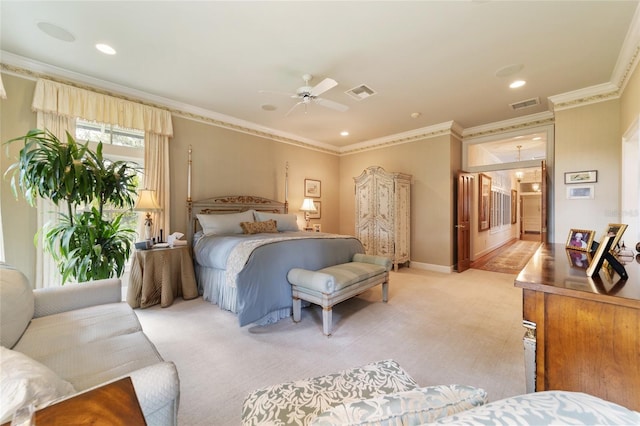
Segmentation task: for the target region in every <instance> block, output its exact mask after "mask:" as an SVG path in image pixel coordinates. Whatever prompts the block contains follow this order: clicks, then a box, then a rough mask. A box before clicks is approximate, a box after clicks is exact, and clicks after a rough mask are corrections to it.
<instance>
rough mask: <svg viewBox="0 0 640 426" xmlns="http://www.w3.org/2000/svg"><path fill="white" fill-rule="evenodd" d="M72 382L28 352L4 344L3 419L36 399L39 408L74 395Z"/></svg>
mask: <svg viewBox="0 0 640 426" xmlns="http://www.w3.org/2000/svg"><path fill="white" fill-rule="evenodd" d="M75 392H76V390H75V389H74V388H73V386H72V385H71V383H69V382H67V381H65V380H62V379H61V378H60V377H58V375H56V374H55V373H54V372H53V371H51V369H49V368H47V367H46V366H44V365H42V364H40V363H39V362H37V361H35V360H33V359H31V358H29V357H28V356H26V355H24V354H22V353H20V352H17V351H12V350H11V349H7V348H5V347H0V396H2V400H1V401H0V423H5V422H8V421H11V416H12V415H13V413H14V412H15V411H16V410H17V409H18V408H20V407H22V406H24V405H26V404H28V403H33V405H34V407H35V408H36V409H39V408H44V407H46V406H47V405H50V404H51V403H53V402H55V401H57V400H59V399H61V398H64V397H67V396H70V395H73V394H74V393H75Z"/></svg>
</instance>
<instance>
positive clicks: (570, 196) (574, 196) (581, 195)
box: [567, 185, 594, 200]
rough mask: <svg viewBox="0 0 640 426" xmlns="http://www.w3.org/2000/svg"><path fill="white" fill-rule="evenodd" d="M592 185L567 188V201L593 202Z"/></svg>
mask: <svg viewBox="0 0 640 426" xmlns="http://www.w3.org/2000/svg"><path fill="white" fill-rule="evenodd" d="M593 198H594V189H593V185H580V186H567V200H593Z"/></svg>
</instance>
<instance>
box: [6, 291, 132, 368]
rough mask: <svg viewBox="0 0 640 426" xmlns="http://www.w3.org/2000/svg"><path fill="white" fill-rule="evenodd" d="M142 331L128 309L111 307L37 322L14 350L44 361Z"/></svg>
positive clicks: (112, 305) (68, 313) (125, 306)
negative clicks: (89, 344)
mask: <svg viewBox="0 0 640 426" xmlns="http://www.w3.org/2000/svg"><path fill="white" fill-rule="evenodd" d="M85 285H91V284H90V283H89V284H85ZM140 330H142V327H141V326H140V322H139V321H138V317H137V316H136V314H135V313H134V312H133V310H132V309H131V307H130V306H129V305H127V304H126V303H124V302H122V303H108V304H104V305H97V306H92V307H89V308H83V309H76V310H73V311H68V312H62V313H59V314H54V315H47V316H44V317H40V318H34V319H33V320H32V321H31V324H30V325H29V328H28V329H27V331H26V332H25V333H24V335H23V336H22V338H21V339H20V341H19V342H18V344H17V345H16V346H15V349H16V350H18V351H20V352H22V353H25V354H27V355H29V356H30V357H32V358H34V359H36V360H41V359H43V358H44V357H45V356H47V355H49V354H52V353H55V352H59V351H64V350H67V349H69V348H74V347H77V346H80V345H83V344H86V343H89V342H94V341H97V340H102V339H106V338H109V337H113V336H119V335H122V334H129V333H135V332H137V331H140Z"/></svg>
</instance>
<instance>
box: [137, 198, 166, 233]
mask: <svg viewBox="0 0 640 426" xmlns="http://www.w3.org/2000/svg"><path fill="white" fill-rule="evenodd" d="M133 209H134V210H135V211H143V212H147V216H146V217H145V219H144V237H145V240H150V239H151V225H152V224H153V223H152V221H151V212H153V211H158V210H160V206H159V205H158V202H157V201H156V191H154V190H152V189H141V190H140V191H139V192H138V201H137V202H136V206H135V207H134V208H133Z"/></svg>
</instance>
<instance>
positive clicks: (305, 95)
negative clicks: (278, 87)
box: [260, 74, 349, 117]
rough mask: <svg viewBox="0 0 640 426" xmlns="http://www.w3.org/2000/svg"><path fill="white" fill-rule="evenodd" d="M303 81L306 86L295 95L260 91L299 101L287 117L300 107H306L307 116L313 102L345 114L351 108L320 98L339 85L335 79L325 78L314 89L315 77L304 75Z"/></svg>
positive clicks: (300, 88)
mask: <svg viewBox="0 0 640 426" xmlns="http://www.w3.org/2000/svg"><path fill="white" fill-rule="evenodd" d="M302 79H303V80H304V86H301V87H299V88H298V90H296V93H295V94H293V93H286V92H275V91H271V90H260V93H274V94H277V95H285V96H288V97H290V98H293V99H297V100H298V102H296V104H295V105H294V106H293V107H291V109H290V110H289V111H287V113H286V114H285V117H286V116H288V115H289V114H291V113H292V112H293V110H295V109H296V108H297V107H298V106H300V105H302V106H304V112H305V114H306V113H307V106H308V105H309V104H311V102H313V103H315V104H318V105H320V106H323V107H326V108H331V109H334V110H336V111H341V112H344V111H346V110H348V109H349V107H348V106H346V105H343V104H340V103H338V102H334V101H330V100H328V99H323V98H319V97H318V96H320V95H321V94H323V93H324V92H326V91H327V90H329V89H332V88H334V87H336V86H337V85H338V82H337V81H335V80H334V79H332V78H325V79H324V80H322V81H321V82H320V83H318V84H316V85H315V86H313V87H311V86H310V85H309V83H310V82H311V80H312V79H313V76H312V75H311V74H305V75H303V76H302Z"/></svg>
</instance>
